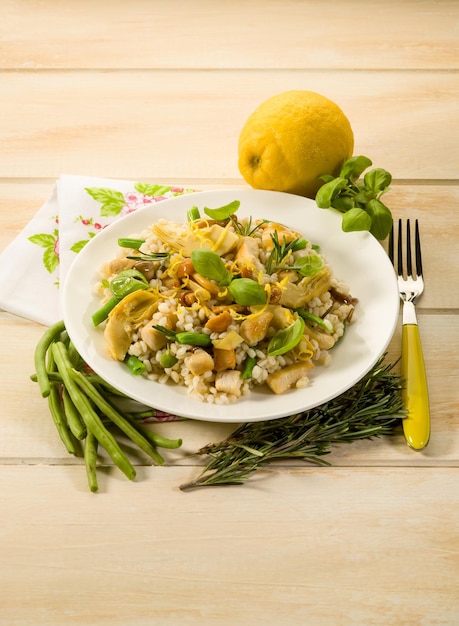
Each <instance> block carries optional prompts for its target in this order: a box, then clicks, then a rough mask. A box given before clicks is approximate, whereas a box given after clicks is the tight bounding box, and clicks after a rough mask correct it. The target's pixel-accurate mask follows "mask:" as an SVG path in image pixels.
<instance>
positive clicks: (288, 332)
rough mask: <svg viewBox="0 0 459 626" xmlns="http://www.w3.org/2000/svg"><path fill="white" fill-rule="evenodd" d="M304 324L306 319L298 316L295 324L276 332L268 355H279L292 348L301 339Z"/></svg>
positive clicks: (270, 343) (269, 345)
mask: <svg viewBox="0 0 459 626" xmlns="http://www.w3.org/2000/svg"><path fill="white" fill-rule="evenodd" d="M304 326H305V324H304V320H303V319H302V318H301V317H298V318H297V319H296V320H295V321H294V322H293V324H290V326H287V328H284V329H283V330H280V331H279V332H278V333H276V334H275V335H274V337H273V338H272V339H271V341H270V342H269V344H268V356H278V355H279V354H285V353H286V352H289V350H292V348H294V347H295V346H296V345H297V344H298V343H299V342H300V341H301V337H302V336H303V332H304Z"/></svg>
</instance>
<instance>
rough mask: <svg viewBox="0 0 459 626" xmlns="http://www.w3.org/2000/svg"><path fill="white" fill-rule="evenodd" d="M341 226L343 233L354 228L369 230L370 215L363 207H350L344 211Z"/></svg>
mask: <svg viewBox="0 0 459 626" xmlns="http://www.w3.org/2000/svg"><path fill="white" fill-rule="evenodd" d="M341 228H342V229H343V230H344V232H345V233H350V232H352V231H354V230H370V228H371V217H370V216H369V215H368V213H367V212H366V211H364V210H363V209H358V208H355V209H351V210H350V211H348V212H347V213H344V215H343V220H342V222H341Z"/></svg>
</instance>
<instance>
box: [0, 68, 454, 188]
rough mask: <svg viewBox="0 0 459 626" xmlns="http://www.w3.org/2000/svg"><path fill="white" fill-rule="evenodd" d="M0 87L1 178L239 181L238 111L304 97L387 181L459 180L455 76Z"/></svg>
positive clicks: (190, 77) (222, 75) (83, 77)
mask: <svg viewBox="0 0 459 626" xmlns="http://www.w3.org/2000/svg"><path fill="white" fill-rule="evenodd" d="M0 81H1V82H2V83H3V88H2V90H1V92H0V109H1V111H2V115H1V116H0V137H1V138H2V147H3V149H2V151H1V153H0V171H1V172H2V174H3V176H4V177H17V178H23V177H24V176H25V175H27V176H29V177H32V178H37V177H46V178H54V177H57V176H59V175H60V174H62V173H73V174H87V175H99V176H107V177H115V178H136V177H140V178H145V177H149V178H151V177H156V178H159V179H162V178H170V176H171V172H172V173H173V174H174V176H175V177H176V178H177V179H178V180H180V179H182V180H185V179H193V178H197V179H199V178H202V177H203V175H204V176H206V177H207V178H209V179H233V180H241V182H242V178H241V175H240V174H239V171H238V166H237V142H238V136H239V132H240V129H241V128H242V126H243V124H244V122H245V120H246V118H247V117H248V115H249V114H250V113H251V112H252V111H253V110H254V109H255V107H256V106H258V104H260V103H261V102H262V101H263V100H265V99H266V98H268V97H269V96H271V95H273V94H274V93H278V92H282V91H285V90H289V89H310V90H313V91H318V92H319V93H322V94H324V95H326V96H328V97H330V98H331V99H332V100H334V101H335V102H337V103H338V104H339V105H340V106H341V107H342V109H343V110H344V112H345V113H346V115H347V116H348V117H349V119H350V121H351V124H352V126H353V129H354V134H355V149H354V153H355V154H366V155H368V156H369V157H370V158H372V159H373V161H374V163H375V165H377V166H378V167H384V168H386V169H387V170H389V171H390V172H391V173H392V175H393V177H394V178H395V179H397V180H400V179H409V180H420V179H424V180H426V179H427V180H430V181H432V180H450V179H456V178H457V164H458V162H459V146H458V142H457V141H456V137H457V134H458V132H457V131H458V118H457V101H458V97H459V74H455V73H448V72H420V73H418V72H412V73H406V72H366V71H362V72H340V71H332V72H327V73H320V72H313V71H309V72H308V71H291V70H285V71H279V72H276V73H274V74H272V73H264V72H252V71H242V70H241V71H230V72H227V71H214V72H206V71H197V72H192V73H189V72H185V71H181V70H178V71H157V72H150V71H139V72H74V73H72V75H71V77H70V76H69V75H65V76H63V75H62V73H61V72H45V73H43V72H31V73H23V72H20V73H6V74H5V73H3V74H0ZM121 86H122V87H121ZM191 103H192V104H193V106H190V104H191ZM395 103H397V104H396V105H395ZM394 106H396V107H397V114H396V115H395V112H394ZM171 120H172V121H173V122H172V123H171Z"/></svg>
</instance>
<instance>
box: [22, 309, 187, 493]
mask: <svg viewBox="0 0 459 626" xmlns="http://www.w3.org/2000/svg"><path fill="white" fill-rule="evenodd" d="M34 364H35V374H32V376H31V379H32V380H33V381H35V382H37V383H38V385H39V387H40V391H41V395H42V396H43V397H44V398H47V400H48V406H49V410H50V413H51V416H52V418H53V421H54V423H55V425H56V428H57V431H58V433H59V436H60V438H61V440H62V442H63V443H64V445H65V447H66V449H67V451H68V452H69V453H70V454H74V455H78V453H79V452H80V451H81V448H83V456H84V461H85V468H86V474H87V478H88V485H89V488H90V490H91V491H92V492H96V491H97V490H98V488H99V486H98V481H97V472H96V468H97V453H98V447H99V445H100V446H101V447H103V448H104V449H105V450H106V452H107V453H108V455H109V456H110V458H111V459H112V461H113V462H114V464H115V465H116V466H117V467H118V468H119V469H120V470H121V471H122V472H123V474H124V475H125V476H126V477H127V478H128V479H129V480H133V479H134V478H135V476H136V471H135V468H134V467H133V465H132V463H131V461H130V460H129V458H128V457H127V455H126V454H125V452H124V451H123V450H122V448H121V446H120V445H119V443H118V441H117V440H116V438H115V434H114V433H113V432H112V430H114V428H116V429H118V430H119V431H121V432H122V433H123V434H124V435H126V436H127V437H128V438H129V439H130V440H131V441H132V442H133V443H134V444H135V445H137V447H138V448H140V449H141V450H142V451H143V452H145V453H146V454H147V455H148V456H149V457H150V458H151V459H152V461H153V463H154V464H155V465H162V464H163V463H164V458H163V457H162V456H161V454H160V453H159V452H158V450H157V448H179V447H180V446H181V445H182V440H181V439H168V438H167V437H163V436H161V435H158V434H157V433H154V432H153V431H151V430H150V429H148V428H146V427H145V426H143V424H142V423H140V421H139V420H138V419H136V417H135V414H134V413H127V412H121V411H119V410H118V409H117V408H116V407H115V406H114V403H113V400H112V398H113V396H114V395H120V394H117V392H116V391H115V390H114V389H113V388H111V387H110V385H108V384H107V383H106V382H105V381H103V380H102V379H101V378H100V377H99V376H97V375H96V374H94V373H92V372H90V373H88V372H87V371H86V370H87V368H86V363H84V361H83V359H82V358H81V357H80V355H79V354H78V352H77V351H76V350H75V348H74V346H73V344H72V342H71V341H70V338H69V337H68V335H67V332H66V329H65V324H64V322H63V321H60V322H57V323H56V324H54V325H52V326H50V327H49V328H48V329H47V330H46V331H45V333H44V334H43V336H42V337H41V339H40V340H39V342H38V344H37V346H36V348H35V353H34ZM121 395H122V394H121ZM115 432H116V430H115Z"/></svg>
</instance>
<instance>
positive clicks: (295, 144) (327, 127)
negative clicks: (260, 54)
mask: <svg viewBox="0 0 459 626" xmlns="http://www.w3.org/2000/svg"><path fill="white" fill-rule="evenodd" d="M353 149H354V133H353V131H352V128H351V125H350V123H349V120H348V119H347V117H346V116H345V115H344V113H343V111H342V110H341V109H340V107H339V106H338V105H337V104H335V103H334V102H333V101H332V100H329V99H328V98H326V97H325V96H322V95H320V94H318V93H315V92H313V91H303V90H293V91H286V92H284V93H280V94H278V95H275V96H273V97H271V98H269V99H268V100H266V101H265V102H263V103H262V104H261V105H260V106H259V107H258V108H257V109H255V111H254V112H253V113H252V114H251V115H250V116H249V118H248V119H247V121H246V123H245V124H244V126H243V128H242V130H241V133H240V135H239V146H238V151H239V162H238V165H239V171H240V172H241V174H242V176H243V178H244V180H245V181H246V182H247V183H249V185H251V186H252V187H254V188H255V189H270V190H274V191H285V192H288V193H294V194H298V195H302V196H307V197H310V198H314V197H315V194H316V192H317V190H318V189H319V187H320V186H321V185H322V184H323V181H322V180H320V179H319V176H321V175H322V174H330V175H332V176H337V175H338V173H339V170H340V168H341V166H342V164H343V163H344V161H346V159H348V158H349V157H351V156H352V152H353Z"/></svg>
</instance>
